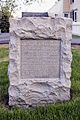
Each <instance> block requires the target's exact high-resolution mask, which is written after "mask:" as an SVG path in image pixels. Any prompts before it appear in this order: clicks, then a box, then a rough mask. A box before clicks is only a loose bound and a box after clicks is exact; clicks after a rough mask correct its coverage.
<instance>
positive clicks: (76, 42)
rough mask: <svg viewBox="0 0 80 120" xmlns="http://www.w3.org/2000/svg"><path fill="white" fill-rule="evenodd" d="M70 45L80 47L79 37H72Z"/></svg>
mask: <svg viewBox="0 0 80 120" xmlns="http://www.w3.org/2000/svg"><path fill="white" fill-rule="evenodd" d="M72 45H80V37H73V39H72Z"/></svg>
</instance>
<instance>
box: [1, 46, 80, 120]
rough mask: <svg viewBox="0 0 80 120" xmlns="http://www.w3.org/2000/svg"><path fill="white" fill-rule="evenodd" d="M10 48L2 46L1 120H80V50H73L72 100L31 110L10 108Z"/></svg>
mask: <svg viewBox="0 0 80 120" xmlns="http://www.w3.org/2000/svg"><path fill="white" fill-rule="evenodd" d="M8 52H9V50H8V46H4V45H3V46H0V120H80V49H79V48H78V49H73V50H72V53H73V62H72V77H71V80H72V92H71V96H72V99H71V100H70V101H69V102H63V103H56V104H50V105H45V106H44V107H36V108H30V109H21V108H15V107H14V108H10V107H9V106H8V105H7V103H8V86H9V80H8V76H7V69H8Z"/></svg>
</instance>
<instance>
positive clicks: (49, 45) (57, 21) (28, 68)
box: [8, 17, 72, 107]
mask: <svg viewBox="0 0 80 120" xmlns="http://www.w3.org/2000/svg"><path fill="white" fill-rule="evenodd" d="M71 24H72V21H71V19H66V18H51V17H27V18H25V17H24V18H21V19H17V20H16V19H11V20H10V44H9V50H10V52H9V57H10V61H9V68H8V74H9V80H10V86H9V105H10V106H13V105H16V106H20V107H29V106H36V105H42V104H46V103H55V102H58V101H66V100H70V88H71V81H70V77H71V61H72V54H71V39H72V25H71Z"/></svg>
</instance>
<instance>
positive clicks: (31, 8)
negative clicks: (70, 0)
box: [14, 0, 56, 17]
mask: <svg viewBox="0 0 80 120" xmlns="http://www.w3.org/2000/svg"><path fill="white" fill-rule="evenodd" d="M17 1H18V4H19V8H18V10H16V12H15V14H14V16H16V17H21V12H23V11H26V12H27V11H28V12H45V11H48V9H50V8H51V7H52V6H53V5H54V3H55V1H56V0H43V2H42V3H41V2H40V0H37V2H34V1H33V2H32V4H30V5H24V4H23V3H22V2H23V1H24V0H17Z"/></svg>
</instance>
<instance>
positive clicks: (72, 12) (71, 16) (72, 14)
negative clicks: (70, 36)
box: [70, 10, 77, 22]
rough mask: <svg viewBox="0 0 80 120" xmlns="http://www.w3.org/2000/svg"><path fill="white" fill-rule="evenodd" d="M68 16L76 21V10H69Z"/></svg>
mask: <svg viewBox="0 0 80 120" xmlns="http://www.w3.org/2000/svg"><path fill="white" fill-rule="evenodd" d="M70 18H72V20H73V21H74V22H77V10H72V11H71V12H70Z"/></svg>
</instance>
